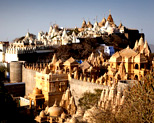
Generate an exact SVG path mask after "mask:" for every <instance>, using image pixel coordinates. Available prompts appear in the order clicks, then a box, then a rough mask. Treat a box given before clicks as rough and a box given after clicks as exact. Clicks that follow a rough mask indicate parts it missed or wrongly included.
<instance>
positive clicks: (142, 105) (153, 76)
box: [117, 72, 154, 123]
mask: <svg viewBox="0 0 154 123" xmlns="http://www.w3.org/2000/svg"><path fill="white" fill-rule="evenodd" d="M117 118H118V121H123V122H124V121H128V122H132V123H134V122H136V123H137V122H139V123H142V122H144V123H150V122H154V72H150V73H149V74H148V75H146V76H145V77H144V78H143V80H142V81H140V82H138V83H136V84H135V85H134V86H133V87H132V88H131V89H130V91H128V92H127V97H126V101H125V104H124V106H123V107H122V109H121V113H120V114H118V117H117Z"/></svg>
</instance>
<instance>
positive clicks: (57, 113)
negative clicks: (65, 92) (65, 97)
mask: <svg viewBox="0 0 154 123" xmlns="http://www.w3.org/2000/svg"><path fill="white" fill-rule="evenodd" d="M48 113H49V115H50V116H54V117H58V116H60V115H61V114H62V113H63V109H62V108H61V107H58V106H57V105H56V102H55V104H54V105H53V106H52V107H50V108H49V109H48Z"/></svg>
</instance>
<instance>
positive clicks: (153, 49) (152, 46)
mask: <svg viewBox="0 0 154 123" xmlns="http://www.w3.org/2000/svg"><path fill="white" fill-rule="evenodd" d="M149 47H150V49H151V52H152V53H154V45H153V44H149Z"/></svg>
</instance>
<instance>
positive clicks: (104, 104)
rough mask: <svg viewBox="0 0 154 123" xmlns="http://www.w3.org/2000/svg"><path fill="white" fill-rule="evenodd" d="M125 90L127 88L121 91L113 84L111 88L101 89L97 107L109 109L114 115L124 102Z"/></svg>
mask: <svg viewBox="0 0 154 123" xmlns="http://www.w3.org/2000/svg"><path fill="white" fill-rule="evenodd" d="M126 90H127V88H125V90H123V91H122V88H121V87H119V88H118V87H117V84H113V85H112V87H111V88H107V89H103V91H102V93H101V97H100V100H99V102H98V106H99V107H101V108H102V109H104V110H109V109H111V111H113V112H115V113H116V112H117V111H118V109H120V108H119V107H120V106H122V105H123V104H124V102H125V97H126V92H125V91H126Z"/></svg>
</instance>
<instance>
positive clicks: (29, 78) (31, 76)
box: [22, 65, 37, 95]
mask: <svg viewBox="0 0 154 123" xmlns="http://www.w3.org/2000/svg"><path fill="white" fill-rule="evenodd" d="M36 72H37V71H36V70H33V69H29V68H25V67H24V65H23V66H22V82H25V95H28V94H29V93H32V92H33V88H34V87H35V83H36V80H35V75H36Z"/></svg>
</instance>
